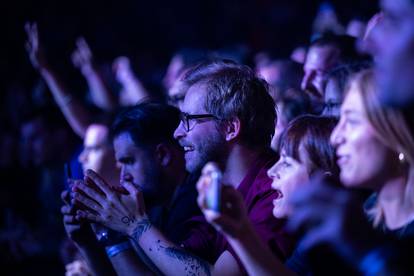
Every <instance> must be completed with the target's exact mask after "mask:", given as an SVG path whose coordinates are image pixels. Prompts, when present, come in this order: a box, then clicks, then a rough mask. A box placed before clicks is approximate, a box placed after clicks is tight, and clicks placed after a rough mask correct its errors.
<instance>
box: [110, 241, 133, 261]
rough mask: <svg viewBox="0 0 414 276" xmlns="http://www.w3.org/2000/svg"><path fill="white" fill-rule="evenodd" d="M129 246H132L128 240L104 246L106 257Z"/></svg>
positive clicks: (116, 253) (114, 254) (112, 255)
mask: <svg viewBox="0 0 414 276" xmlns="http://www.w3.org/2000/svg"><path fill="white" fill-rule="evenodd" d="M130 248H132V246H131V243H130V242H129V241H125V242H122V243H119V244H116V245H112V246H108V247H106V248H105V251H106V255H108V258H112V257H114V256H116V255H118V254H119V253H121V252H123V251H125V250H128V249H130Z"/></svg>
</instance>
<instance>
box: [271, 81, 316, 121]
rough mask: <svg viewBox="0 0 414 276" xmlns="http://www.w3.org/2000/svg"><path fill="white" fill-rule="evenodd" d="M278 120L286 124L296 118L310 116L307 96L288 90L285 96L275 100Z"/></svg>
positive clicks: (309, 102)
mask: <svg viewBox="0 0 414 276" xmlns="http://www.w3.org/2000/svg"><path fill="white" fill-rule="evenodd" d="M276 109H277V114H278V120H282V122H283V123H285V124H287V123H289V122H290V121H292V120H293V119H295V118H296V117H298V116H301V115H305V114H312V113H313V110H312V105H311V99H310V97H309V95H308V94H307V93H305V92H303V91H302V90H299V89H293V88H292V89H288V90H287V91H286V92H285V94H284V95H283V96H282V97H280V98H278V99H276Z"/></svg>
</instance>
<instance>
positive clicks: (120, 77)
mask: <svg viewBox="0 0 414 276" xmlns="http://www.w3.org/2000/svg"><path fill="white" fill-rule="evenodd" d="M113 69H114V71H115V77H116V79H117V81H118V82H119V83H120V84H121V85H122V90H121V93H120V99H119V102H120V104H121V105H123V106H129V105H135V104H137V103H138V102H142V101H145V100H146V99H148V98H150V97H151V95H150V94H149V92H148V91H147V90H146V89H145V87H144V85H143V84H142V83H141V81H140V80H139V79H138V77H137V76H136V75H135V74H134V72H133V70H132V67H131V62H130V60H129V58H127V57H118V58H117V59H115V61H114V62H113Z"/></svg>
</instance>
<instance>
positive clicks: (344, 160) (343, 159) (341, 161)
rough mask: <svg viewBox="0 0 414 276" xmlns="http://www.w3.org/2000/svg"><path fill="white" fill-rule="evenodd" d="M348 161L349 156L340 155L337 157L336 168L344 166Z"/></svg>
mask: <svg viewBox="0 0 414 276" xmlns="http://www.w3.org/2000/svg"><path fill="white" fill-rule="evenodd" d="M348 160H349V156H348V155H341V156H338V160H337V162H336V163H337V164H338V166H340V167H341V166H344V165H345V164H346V163H347V162H348Z"/></svg>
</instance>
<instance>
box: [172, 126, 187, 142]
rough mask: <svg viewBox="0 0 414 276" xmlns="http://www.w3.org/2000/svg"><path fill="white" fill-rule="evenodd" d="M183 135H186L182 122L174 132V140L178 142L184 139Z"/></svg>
mask: <svg viewBox="0 0 414 276" xmlns="http://www.w3.org/2000/svg"><path fill="white" fill-rule="evenodd" d="M185 135H186V131H185V129H184V125H183V122H180V124H179V125H178V127H177V128H176V129H175V131H174V138H175V139H176V140H180V138H182V137H184V136H185Z"/></svg>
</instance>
